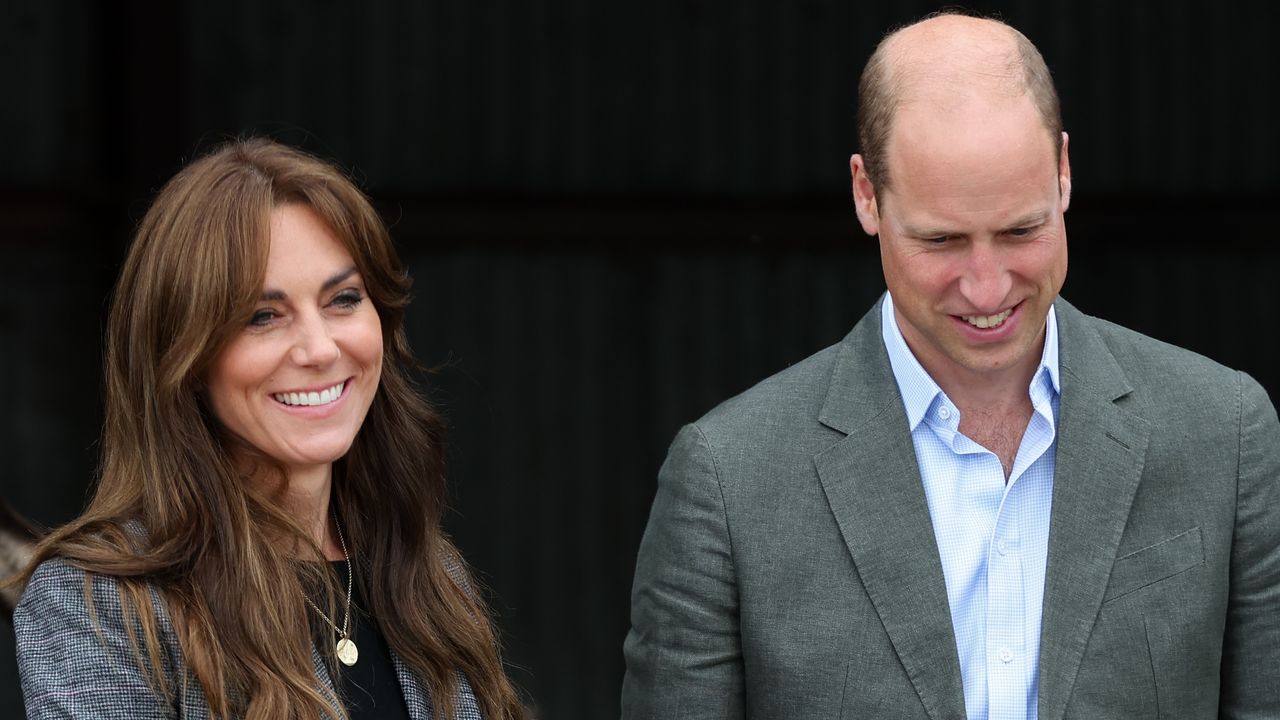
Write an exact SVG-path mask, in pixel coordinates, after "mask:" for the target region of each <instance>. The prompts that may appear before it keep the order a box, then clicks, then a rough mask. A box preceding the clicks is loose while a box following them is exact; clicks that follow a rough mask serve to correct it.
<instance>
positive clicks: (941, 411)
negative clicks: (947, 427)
mask: <svg viewBox="0 0 1280 720" xmlns="http://www.w3.org/2000/svg"><path fill="white" fill-rule="evenodd" d="M938 417H940V418H942V419H943V420H950V419H951V408H949V407H947V406H946V405H943V406H942V407H940V408H938Z"/></svg>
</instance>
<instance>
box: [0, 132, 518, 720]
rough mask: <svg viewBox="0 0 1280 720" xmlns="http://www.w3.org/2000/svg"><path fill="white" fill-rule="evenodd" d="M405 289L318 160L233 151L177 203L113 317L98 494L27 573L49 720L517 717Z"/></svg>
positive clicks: (138, 258) (31, 691) (32, 691)
mask: <svg viewBox="0 0 1280 720" xmlns="http://www.w3.org/2000/svg"><path fill="white" fill-rule="evenodd" d="M408 288H409V280H408V278H407V276H406V275H405V273H404V271H403V270H402V268H401V266H400V263H399V261H398V259H397V257H396V254H395V251H394V249H393V247H392V244H391V241H390V238H389V237H388V234H387V231H386V228H385V227H384V225H383V224H382V222H381V221H380V219H379V218H378V216H377V214H376V213H375V212H374V210H373V209H372V207H371V206H370V204H369V202H368V200H367V199H366V198H365V197H364V195H363V194H361V192H360V191H359V190H358V189H357V188H356V187H354V186H353V185H352V183H351V182H350V181H349V180H348V179H347V178H346V177H344V176H343V175H342V174H341V173H340V172H338V171H337V170H336V169H335V168H333V167H332V166H330V165H328V164H326V163H324V162H321V161H319V160H317V159H315V158H312V157H310V156H308V155H306V154H303V153H301V152H299V151H296V150H293V149H290V148H287V147H284V146H281V145H279V144H277V143H274V142H271V141H267V140H261V139H252V140H245V141H238V142H232V143H230V144H227V145H225V146H223V147H221V148H220V149H218V150H216V151H215V152H213V153H212V154H210V155H207V156H205V157H203V158H200V159H198V160H196V161H195V162H193V163H192V164H191V165H189V166H188V167H186V168H185V169H183V170H182V171H181V172H180V173H178V175H177V176H175V177H174V178H173V179H172V180H171V181H169V183H168V184H167V185H166V186H165V187H164V188H163V189H162V190H161V191H160V194H159V195H158V196H157V198H156V200H155V202H154V204H153V205H152V206H151V208H150V210H149V211H148V212H147V215H146V216H145V217H144V218H143V220H142V223H141V224H140V226H139V228H138V231H137V235H136V237H135V239H134V241H133V244H132V246H131V247H130V250H129V253H128V257H127V258H126V260H125V263H124V267H123V269H122V271H121V276H120V280H119V284H118V286H117V288H116V291H115V297H114V302H113V305H112V309H111V315H110V320H109V325H108V330H107V338H106V388H105V396H106V421H105V426H104V429H103V435H102V448H101V452H102V460H101V467H100V470H99V474H100V477H99V480H98V485H97V489H96V492H95V494H94V496H93V499H92V501H91V502H90V504H89V506H88V508H87V509H86V510H85V511H84V513H83V514H82V515H81V516H80V517H79V518H77V519H76V520H74V521H73V522H71V523H70V524H69V525H67V526H65V527H63V528H61V529H59V530H57V531H55V532H54V533H53V534H52V535H50V536H49V537H48V538H46V539H45V540H44V541H43V542H42V543H41V544H40V545H39V547H38V548H37V550H36V552H35V557H34V559H33V561H32V563H31V566H30V567H29V569H28V571H27V578H20V579H19V580H23V579H28V578H29V583H28V585H27V589H26V591H25V594H24V595H23V598H22V600H21V602H20V604H19V606H18V608H17V611H16V613H15V629H16V631H17V636H18V660H19V668H20V672H21V675H22V684H23V691H24V695H25V698H26V703H27V711H28V713H29V715H30V716H31V717H36V718H42V717H60V718H61V717H93V718H102V717H128V718H131V719H136V718H151V717H188V716H192V717H217V718H228V717H248V718H264V719H267V718H269V719H271V720H276V719H278V718H317V717H334V718H345V717H352V718H356V717H444V718H453V717H458V718H475V717H481V716H483V717H485V718H500V719H504V720H505V719H507V718H514V717H517V716H518V715H519V714H520V706H519V703H518V701H517V699H516V694H515V692H514V690H513V689H512V687H511V685H510V683H509V682H508V680H507V678H506V676H505V674H504V672H503V666H502V661H501V659H500V657H499V652H498V649H497V644H496V642H495V637H494V630H493V628H492V626H491V624H490V622H489V620H488V615H487V613H486V610H485V608H484V606H483V605H482V603H481V601H480V599H479V598H478V597H477V596H476V594H475V593H474V592H473V591H472V589H471V588H472V586H471V583H470V580H469V577H468V575H467V572H466V570H465V568H464V567H463V564H462V563H461V561H460V559H459V556H458V554H457V552H456V551H455V549H454V548H453V546H452V545H451V544H450V542H449V540H448V538H446V537H445V535H444V533H443V532H442V530H441V528H440V517H441V513H442V507H443V504H444V501H445V488H444V476H443V453H442V448H441V434H442V433H441V422H440V420H439V418H437V416H436V415H435V414H434V413H433V412H432V411H431V409H430V408H429V407H428V406H427V404H426V403H425V402H424V401H423V400H422V399H421V398H420V397H419V395H418V394H417V393H416V392H415V390H414V388H413V385H412V383H411V381H410V377H409V369H410V368H412V367H414V361H413V358H412V357H411V354H410V351H409V346H408V344H407V342H406V339H405V335H404V329H403V320H404V310H405V305H406V303H407V300H408ZM322 560H328V561H329V562H328V563H325V562H322ZM37 566H38V568H37ZM384 643H385V644H384ZM388 698H390V700H388ZM406 713H407V714H406Z"/></svg>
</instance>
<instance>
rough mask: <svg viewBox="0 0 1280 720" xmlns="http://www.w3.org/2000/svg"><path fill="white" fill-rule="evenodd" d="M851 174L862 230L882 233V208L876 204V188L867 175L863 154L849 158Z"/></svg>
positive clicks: (874, 234)
mask: <svg viewBox="0 0 1280 720" xmlns="http://www.w3.org/2000/svg"><path fill="white" fill-rule="evenodd" d="M849 174H850V175H851V176H852V178H853V209H854V210H855V211H856V212H857V213H858V222H859V223H860V224H861V225H862V231H863V232H865V233H866V234H868V235H871V236H872V237H874V236H876V235H879V234H880V208H879V207H878V206H877V205H876V188H875V186H874V185H872V184H871V178H870V177H869V176H868V175H867V166H866V164H865V163H863V161H862V156H861V155H854V156H853V157H851V158H849Z"/></svg>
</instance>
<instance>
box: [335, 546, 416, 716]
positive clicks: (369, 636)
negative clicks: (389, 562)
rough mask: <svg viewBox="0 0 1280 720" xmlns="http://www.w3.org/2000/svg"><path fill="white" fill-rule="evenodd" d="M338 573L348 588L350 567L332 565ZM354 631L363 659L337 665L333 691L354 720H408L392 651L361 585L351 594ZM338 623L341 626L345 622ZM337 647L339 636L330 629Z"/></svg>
mask: <svg viewBox="0 0 1280 720" xmlns="http://www.w3.org/2000/svg"><path fill="white" fill-rule="evenodd" d="M330 564H331V565H332V566H333V569H334V570H335V571H336V572H337V574H338V578H339V580H340V581H341V583H342V588H343V589H344V590H345V589H346V587H347V563H346V561H342V560H339V561H337V562H332V563H330ZM351 610H352V626H353V627H352V630H351V640H352V642H354V643H355V644H356V647H357V648H359V650H360V659H359V660H357V661H356V664H355V665H353V666H351V667H347V666H346V665H342V664H340V663H339V664H338V667H337V670H336V671H335V672H334V673H333V681H334V687H336V688H337V689H338V695H339V696H340V697H341V698H342V700H343V702H344V703H346V706H347V713H348V714H349V715H350V716H351V720H408V718H409V708H408V707H407V706H406V705H405V702H404V691H403V690H401V688H400V680H399V678H398V677H397V676H396V668H395V665H393V664H392V663H391V649H390V648H388V647H387V641H386V638H384V637H383V635H382V630H381V629H380V628H379V627H378V623H377V621H376V620H375V619H374V618H373V616H372V615H371V614H370V612H369V610H368V603H366V602H365V600H364V597H363V595H362V593H361V592H360V583H359V582H357V583H354V587H353V589H352V591H351ZM335 620H336V621H337V622H339V623H341V622H342V618H341V617H338V618H335ZM329 637H330V638H331V639H332V641H333V642H334V643H336V642H337V641H338V634H337V633H336V632H333V629H332V628H330V629H329Z"/></svg>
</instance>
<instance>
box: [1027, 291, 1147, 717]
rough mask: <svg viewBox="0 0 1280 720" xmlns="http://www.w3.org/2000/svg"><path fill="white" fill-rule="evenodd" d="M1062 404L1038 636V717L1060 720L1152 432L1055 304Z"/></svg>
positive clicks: (1090, 339) (1094, 338)
mask: <svg viewBox="0 0 1280 720" xmlns="http://www.w3.org/2000/svg"><path fill="white" fill-rule="evenodd" d="M1056 307H1057V312H1058V328H1059V337H1060V353H1059V357H1060V363H1061V379H1062V396H1061V401H1060V404H1059V411H1058V417H1059V423H1058V448H1057V461H1056V471H1055V475H1054V483H1053V516H1052V520H1051V521H1050V523H1049V559H1048V566H1047V567H1046V572H1045V589H1044V616H1043V619H1042V624H1041V632H1040V638H1041V639H1040V701H1039V703H1040V704H1039V709H1040V717H1041V719H1042V720H1059V718H1061V717H1062V716H1063V714H1064V712H1065V711H1066V706H1067V700H1068V699H1069V698H1070V695H1071V689H1072V686H1073V684H1074V682H1075V677H1076V674H1077V671H1078V670H1079V667H1080V660H1081V658H1082V656H1083V654H1084V650H1085V646H1086V645H1087V643H1088V640H1089V634H1090V632H1091V631H1092V629H1093V623H1094V620H1095V618H1096V617H1097V615H1098V611H1099V608H1100V607H1101V605H1102V597H1103V592H1104V591H1105V590H1106V587H1107V582H1108V580H1109V579H1110V576H1111V567H1112V563H1113V561H1114V559H1115V556H1116V548H1117V547H1118V546H1119V544H1120V537H1121V535H1122V533H1123V532H1124V528H1125V523H1126V521H1127V519H1128V516H1129V508H1130V505H1131V504H1132V502H1133V497H1134V494H1135V492H1136V491H1137V487H1138V479H1139V478H1140V477H1141V475H1142V468H1143V463H1144V461H1145V456H1146V448H1147V440H1148V436H1149V433H1148V426H1147V422H1146V421H1145V420H1144V419H1143V418H1141V417H1139V416H1137V415H1135V414H1133V413H1132V412H1130V411H1128V410H1126V409H1124V408H1122V407H1120V406H1119V405H1118V404H1117V403H1116V402H1115V401H1116V400H1118V399H1119V398H1122V397H1124V396H1125V395H1128V394H1129V393H1130V392H1131V390H1132V388H1131V387H1130V385H1129V383H1128V381H1127V379H1126V378H1125V375H1124V372H1123V371H1122V370H1121V368H1120V366H1119V365H1118V363H1117V362H1116V360H1115V358H1114V356H1113V355H1112V354H1111V352H1110V350H1109V349H1108V348H1107V347H1106V345H1105V344H1104V343H1103V342H1102V339H1101V338H1100V337H1099V336H1098V334H1097V332H1096V331H1095V330H1094V329H1093V328H1092V326H1091V325H1090V324H1089V321H1088V319H1087V318H1086V317H1085V316H1084V315H1083V314H1081V313H1080V312H1079V311H1078V310H1076V309H1075V308H1074V307H1072V306H1071V305H1070V304H1068V303H1067V302H1066V301H1064V300H1062V299H1059V300H1058V302H1057V305H1056Z"/></svg>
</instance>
